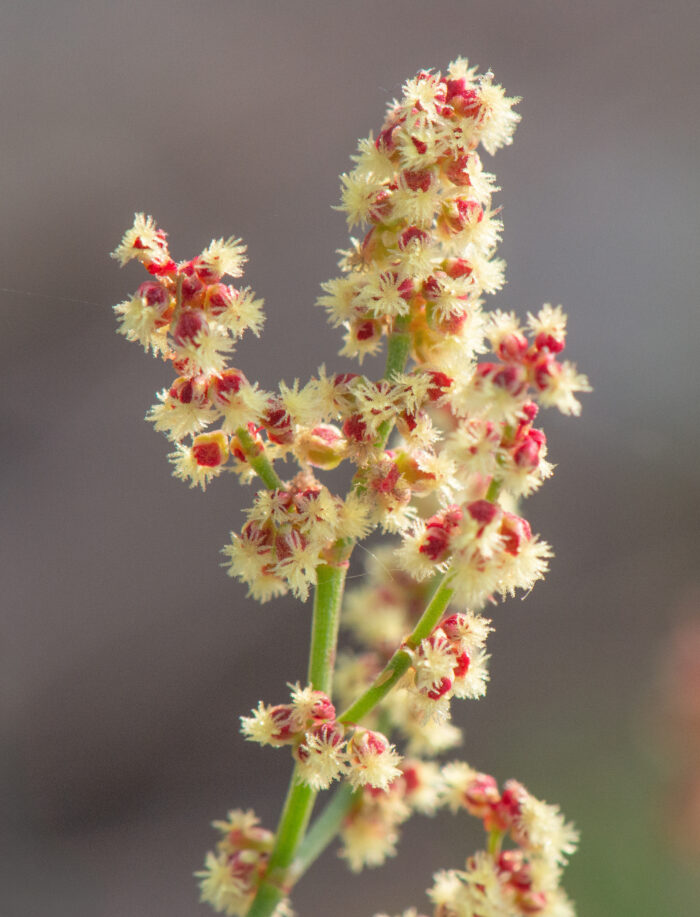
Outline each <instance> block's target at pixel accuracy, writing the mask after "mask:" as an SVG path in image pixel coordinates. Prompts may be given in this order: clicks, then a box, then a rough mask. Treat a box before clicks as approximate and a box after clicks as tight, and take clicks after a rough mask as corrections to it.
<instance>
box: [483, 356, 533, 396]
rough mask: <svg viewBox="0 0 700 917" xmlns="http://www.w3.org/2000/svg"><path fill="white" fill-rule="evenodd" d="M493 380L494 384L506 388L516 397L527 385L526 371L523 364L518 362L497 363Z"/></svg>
mask: <svg viewBox="0 0 700 917" xmlns="http://www.w3.org/2000/svg"><path fill="white" fill-rule="evenodd" d="M491 381H492V382H493V384H494V385H497V386H498V387H499V388H502V389H505V390H506V391H507V392H509V393H510V394H511V395H513V396H514V397H515V396H518V395H520V394H521V393H522V392H523V391H524V389H525V387H526V385H527V383H526V381H525V372H524V370H523V368H522V366H520V365H518V364H516V363H506V364H505V365H503V364H501V365H500V366H499V365H498V364H497V365H496V366H493V370H492V372H491Z"/></svg>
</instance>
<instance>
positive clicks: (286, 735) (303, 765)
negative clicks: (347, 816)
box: [241, 685, 401, 790]
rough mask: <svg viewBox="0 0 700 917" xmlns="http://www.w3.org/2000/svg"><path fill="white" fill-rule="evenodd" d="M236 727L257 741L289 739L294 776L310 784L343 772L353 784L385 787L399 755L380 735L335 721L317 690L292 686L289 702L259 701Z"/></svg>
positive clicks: (323, 784)
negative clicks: (270, 702)
mask: <svg viewBox="0 0 700 917" xmlns="http://www.w3.org/2000/svg"><path fill="white" fill-rule="evenodd" d="M241 731H242V732H243V734H244V735H245V736H246V738H248V739H250V740H251V741H253V742H259V743H260V744H261V745H274V746H280V745H289V746H291V748H292V755H293V756H294V759H295V760H296V762H297V774H298V776H299V779H300V780H301V781H302V782H303V783H306V784H308V785H309V786H310V787H311V788H312V789H314V790H325V789H327V788H328V787H329V786H330V785H331V783H332V782H333V781H334V780H337V779H340V778H341V777H346V778H347V779H348V781H349V782H350V783H351V784H352V786H353V787H354V788H356V789H357V788H358V787H363V786H369V787H373V788H374V789H379V790H383V789H386V788H387V787H388V786H389V784H390V783H391V782H392V781H393V780H394V779H395V778H396V777H398V776H399V773H400V771H399V769H398V764H399V763H400V761H401V757H400V756H399V754H398V753H397V751H396V749H395V748H394V746H393V745H392V744H391V743H390V742H389V740H388V739H387V738H386V736H384V735H382V734H381V733H380V732H376V731H372V730H370V729H361V728H348V727H347V726H346V725H345V724H343V723H339V722H338V721H337V720H336V716H335V707H334V706H333V704H332V703H331V701H330V699H329V698H328V697H327V696H326V695H325V694H324V693H323V692H322V691H314V690H313V688H311V687H310V686H308V687H306V688H301V687H299V685H295V686H293V687H292V695H291V703H290V704H276V705H275V706H270V705H267V704H264V703H263V702H262V701H260V703H259V704H258V707H257V709H256V710H254V711H253V712H252V715H251V716H243V717H241Z"/></svg>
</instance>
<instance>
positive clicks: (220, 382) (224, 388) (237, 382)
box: [209, 369, 248, 404]
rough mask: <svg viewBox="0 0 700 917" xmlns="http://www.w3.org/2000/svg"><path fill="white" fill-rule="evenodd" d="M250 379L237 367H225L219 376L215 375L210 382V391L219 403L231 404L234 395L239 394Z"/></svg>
mask: <svg viewBox="0 0 700 917" xmlns="http://www.w3.org/2000/svg"><path fill="white" fill-rule="evenodd" d="M247 384H248V380H247V379H246V377H245V376H244V375H243V373H242V372H240V371H239V370H237V369H225V370H224V371H223V372H222V373H221V374H220V375H219V376H214V377H213V378H212V379H211V381H210V383H209V393H210V395H211V397H212V399H213V400H214V401H217V402H219V404H229V403H230V401H231V396H232V395H237V394H238V393H239V392H240V390H241V388H242V387H243V386H244V385H247Z"/></svg>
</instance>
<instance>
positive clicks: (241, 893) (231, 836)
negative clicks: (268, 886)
mask: <svg viewBox="0 0 700 917" xmlns="http://www.w3.org/2000/svg"><path fill="white" fill-rule="evenodd" d="M213 826H214V828H216V829H217V831H219V833H220V834H221V839H220V840H219V842H218V843H217V845H216V850H215V851H210V852H209V853H208V854H207V856H206V860H205V863H204V869H203V870H202V871H201V872H198V873H197V877H198V878H199V880H200V883H199V884H200V891H201V900H202V901H206V902H208V903H209V904H211V906H212V907H213V908H214V910H215V911H218V912H219V913H221V914H226V915H227V917H244V915H245V914H247V913H248V909H249V907H250V905H251V902H252V900H253V898H254V897H255V892H256V891H257V888H258V885H259V882H260V877H261V876H262V875H264V873H265V869H266V867H267V861H268V859H269V855H270V852H271V850H272V845H273V843H274V840H275V836H274V834H273V833H272V831H267V830H266V829H265V828H261V827H260V825H259V819H258V818H257V817H256V816H255V814H254V813H253V812H252V811H248V812H242V811H241V810H240V809H234V810H232V811H231V812H229V813H228V818H227V819H226V820H225V821H215V822H214V823H213ZM289 913H290V912H289V909H288V907H287V904H286V902H283V903H282V904H281V905H280V907H279V908H278V910H277V911H276V914H275V917H288V915H289Z"/></svg>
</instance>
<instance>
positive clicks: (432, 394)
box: [427, 369, 454, 401]
mask: <svg viewBox="0 0 700 917" xmlns="http://www.w3.org/2000/svg"><path fill="white" fill-rule="evenodd" d="M428 375H429V376H430V379H431V382H432V385H431V386H430V388H429V389H428V392H427V395H428V398H429V399H430V400H431V401H437V400H438V398H442V396H443V395H444V394H446V392H447V390H448V389H449V388H451V386H452V383H453V382H454V379H452V378H451V377H450V376H448V375H447V374H446V373H441V372H439V371H438V370H436V369H430V370H428Z"/></svg>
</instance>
